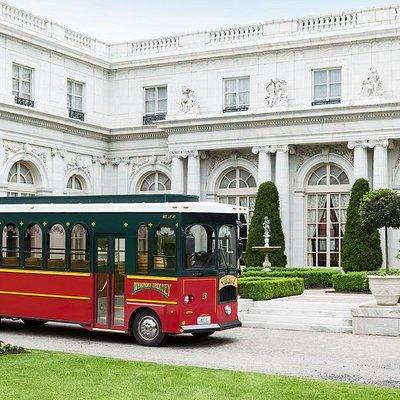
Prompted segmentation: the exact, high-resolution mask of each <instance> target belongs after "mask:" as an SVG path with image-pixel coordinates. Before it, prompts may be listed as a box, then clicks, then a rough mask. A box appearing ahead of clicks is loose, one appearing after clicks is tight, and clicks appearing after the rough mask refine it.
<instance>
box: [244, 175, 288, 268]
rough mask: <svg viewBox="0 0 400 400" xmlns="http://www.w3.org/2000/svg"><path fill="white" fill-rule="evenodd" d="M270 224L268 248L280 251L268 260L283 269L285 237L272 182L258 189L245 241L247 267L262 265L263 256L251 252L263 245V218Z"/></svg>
mask: <svg viewBox="0 0 400 400" xmlns="http://www.w3.org/2000/svg"><path fill="white" fill-rule="evenodd" d="M266 216H267V217H268V219H269V222H270V238H269V244H270V246H280V247H281V249H279V250H276V251H274V252H272V253H271V255H270V256H269V260H270V262H271V264H272V265H273V266H276V267H285V266H286V264H287V259H286V255H285V237H284V235H283V231H282V223H281V217H280V214H279V193H278V190H277V189H276V186H275V184H274V183H273V182H265V183H262V184H261V185H260V187H259V189H258V193H257V198H256V204H255V208H254V214H253V217H252V219H251V224H250V229H249V237H248V240H247V247H246V256H245V261H246V265H247V266H257V265H262V263H263V262H264V259H265V255H264V254H261V253H260V252H259V251H255V250H253V246H263V245H264V228H263V222H264V217H266Z"/></svg>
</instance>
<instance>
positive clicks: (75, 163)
mask: <svg viewBox="0 0 400 400" xmlns="http://www.w3.org/2000/svg"><path fill="white" fill-rule="evenodd" d="M73 169H76V170H77V171H84V172H85V173H86V174H87V175H88V176H90V168H89V165H88V163H87V162H86V161H85V160H84V158H83V156H81V155H80V154H77V155H75V156H74V157H72V158H71V159H70V160H68V162H67V164H66V166H65V172H66V173H68V172H69V171H71V170H73Z"/></svg>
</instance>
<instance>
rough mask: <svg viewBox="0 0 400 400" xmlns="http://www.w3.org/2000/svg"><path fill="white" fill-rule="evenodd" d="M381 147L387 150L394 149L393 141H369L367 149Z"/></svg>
mask: <svg viewBox="0 0 400 400" xmlns="http://www.w3.org/2000/svg"><path fill="white" fill-rule="evenodd" d="M377 146H380V147H383V148H387V149H389V150H391V149H393V148H394V144H393V141H392V140H390V139H371V140H368V147H369V148H371V149H373V148H374V147H377Z"/></svg>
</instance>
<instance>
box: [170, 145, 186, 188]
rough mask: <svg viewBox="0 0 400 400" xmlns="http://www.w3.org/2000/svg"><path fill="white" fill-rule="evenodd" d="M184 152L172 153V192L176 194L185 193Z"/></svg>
mask: <svg viewBox="0 0 400 400" xmlns="http://www.w3.org/2000/svg"><path fill="white" fill-rule="evenodd" d="M184 156H185V155H184V154H183V153H182V152H178V151H177V152H175V151H174V152H171V159H172V161H171V191H172V193H176V194H183V193H185V181H184V179H185V165H184V162H183V158H184Z"/></svg>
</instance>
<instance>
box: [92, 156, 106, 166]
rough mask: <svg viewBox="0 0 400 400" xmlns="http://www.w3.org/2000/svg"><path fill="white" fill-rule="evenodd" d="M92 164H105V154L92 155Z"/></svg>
mask: <svg viewBox="0 0 400 400" xmlns="http://www.w3.org/2000/svg"><path fill="white" fill-rule="evenodd" d="M92 164H100V165H105V164H107V158H106V157H105V156H92Z"/></svg>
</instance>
